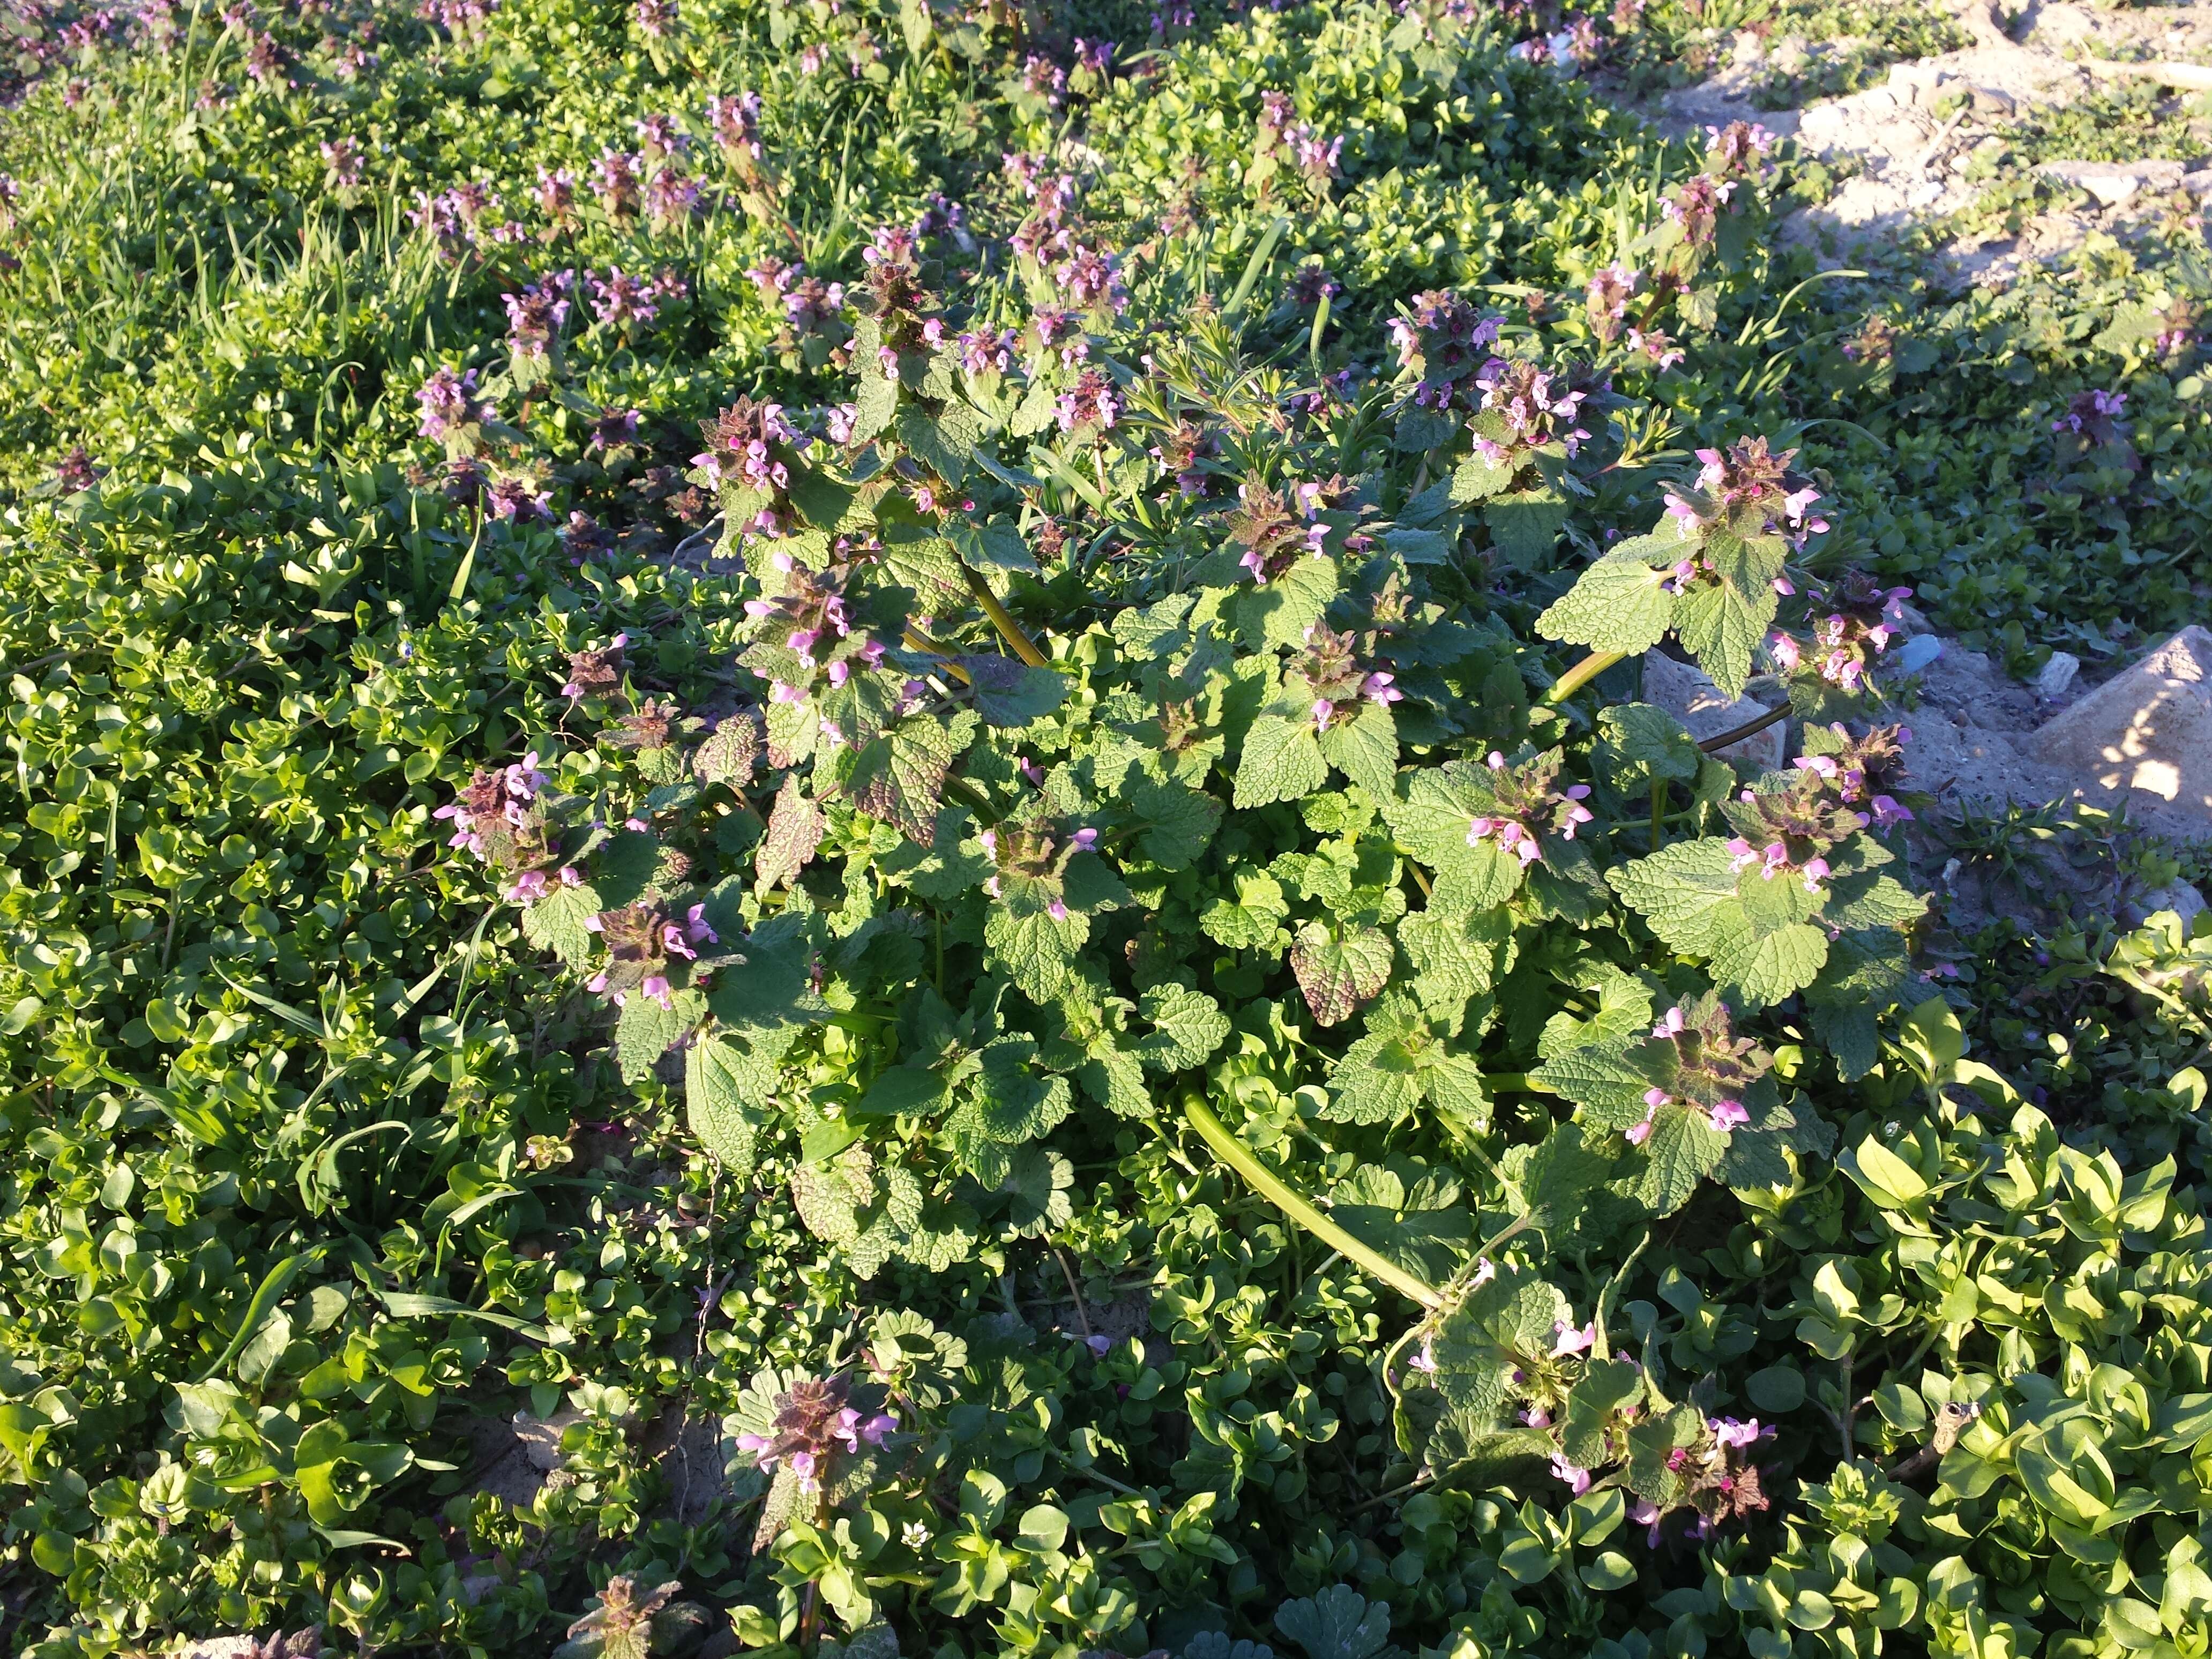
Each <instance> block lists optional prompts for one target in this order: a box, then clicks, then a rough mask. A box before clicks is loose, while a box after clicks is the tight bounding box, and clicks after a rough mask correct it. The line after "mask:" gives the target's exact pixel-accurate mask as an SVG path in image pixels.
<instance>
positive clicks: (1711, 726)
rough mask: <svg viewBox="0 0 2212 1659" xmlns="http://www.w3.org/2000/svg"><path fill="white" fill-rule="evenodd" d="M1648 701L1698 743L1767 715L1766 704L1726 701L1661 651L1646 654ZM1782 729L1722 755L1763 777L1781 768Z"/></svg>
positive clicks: (1746, 699) (1686, 666) (1739, 699)
mask: <svg viewBox="0 0 2212 1659" xmlns="http://www.w3.org/2000/svg"><path fill="white" fill-rule="evenodd" d="M1644 702H1648V703H1652V704H1655V705H1656V706H1657V707H1658V708H1663V709H1665V710H1666V711H1667V712H1668V714H1672V715H1673V716H1674V718H1675V719H1676V720H1680V721H1681V722H1682V724H1683V725H1685V726H1688V727H1689V728H1690V735H1691V736H1692V737H1693V738H1699V739H1703V738H1710V737H1713V736H1715V735H1717V733H1719V732H1725V731H1728V730H1729V728H1730V727H1732V726H1742V725H1744V724H1746V723H1747V722H1748V721H1751V720H1757V719H1758V718H1759V716H1760V715H1761V714H1765V712H1766V705H1765V704H1764V703H1759V702H1753V701H1752V700H1751V699H1750V698H1749V697H1736V698H1734V699H1730V698H1729V697H1727V696H1723V694H1722V691H1721V689H1720V688H1719V687H1718V686H1717V685H1715V684H1713V683H1712V682H1711V680H1709V679H1707V678H1705V675H1704V674H1703V673H1702V672H1700V671H1699V670H1698V669H1697V668H1695V667H1693V666H1692V665H1690V664H1688V663H1686V662H1676V661H1675V660H1674V659H1673V658H1672V657H1670V656H1668V655H1667V654H1666V653H1664V652H1662V651H1648V652H1646V653H1644ZM1783 726H1784V722H1783V721H1780V720H1778V721H1776V722H1775V723H1774V724H1773V725H1772V726H1768V727H1767V728H1766V730H1765V731H1764V732H1758V733H1757V734H1755V735H1753V736H1752V737H1748V738H1745V739H1744V740H1743V741H1742V742H1741V743H1732V744H1729V746H1728V747H1727V748H1725V749H1723V750H1720V751H1719V752H1720V757H1721V758H1722V759H1723V760H1727V761H1733V762H1735V763H1736V764H1737V765H1739V766H1748V767H1751V768H1752V769H1754V770H1756V771H1760V772H1772V771H1776V770H1778V769H1779V768H1780V767H1781V765H1782V753H1783V750H1782V728H1783Z"/></svg>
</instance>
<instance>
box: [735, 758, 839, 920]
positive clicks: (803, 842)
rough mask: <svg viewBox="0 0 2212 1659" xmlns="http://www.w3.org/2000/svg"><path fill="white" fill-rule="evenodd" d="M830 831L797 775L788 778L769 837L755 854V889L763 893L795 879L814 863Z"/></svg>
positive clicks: (779, 793)
mask: <svg viewBox="0 0 2212 1659" xmlns="http://www.w3.org/2000/svg"><path fill="white" fill-rule="evenodd" d="M827 828H828V824H827V821H826V820H825V819H824V818H823V816H822V809H821V808H820V807H819V806H817V805H815V804H814V802H813V801H812V800H811V799H809V797H808V796H807V793H806V791H805V787H804V786H803V785H801V784H800V782H799V775H798V774H797V773H796V772H788V773H786V774H785V775H784V780H783V787H781V789H779V790H777V791H776V795H775V806H774V807H773V808H771V809H770V810H769V817H768V833H767V834H766V835H764V836H762V837H761V841H760V846H759V848H758V849H757V851H756V852H755V853H754V854H753V886H754V888H755V889H756V890H758V891H760V892H763V893H765V892H767V891H768V890H769V889H770V888H773V887H779V886H781V885H782V884H784V883H786V882H788V881H791V880H793V879H794V878H796V877H797V876H798V874H799V872H800V871H801V870H804V869H805V867H806V866H808V865H809V864H811V862H813V860H814V854H815V851H816V849H817V848H819V847H820V846H821V845H822V836H823V832H824V831H825V830H826V829H827Z"/></svg>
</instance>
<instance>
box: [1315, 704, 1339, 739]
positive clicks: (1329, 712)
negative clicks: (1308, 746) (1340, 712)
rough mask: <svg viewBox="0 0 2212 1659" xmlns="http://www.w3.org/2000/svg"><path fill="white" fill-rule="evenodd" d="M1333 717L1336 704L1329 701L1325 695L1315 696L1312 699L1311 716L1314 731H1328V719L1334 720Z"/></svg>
mask: <svg viewBox="0 0 2212 1659" xmlns="http://www.w3.org/2000/svg"><path fill="white" fill-rule="evenodd" d="M1335 717H1336V705H1335V704H1334V703H1333V702H1330V701H1329V700H1328V698H1327V697H1316V698H1315V699H1314V706H1313V718H1314V729H1315V730H1316V731H1319V732H1326V731H1328V723H1329V721H1330V720H1334V718H1335Z"/></svg>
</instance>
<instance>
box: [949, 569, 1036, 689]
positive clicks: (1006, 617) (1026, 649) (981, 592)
mask: <svg viewBox="0 0 2212 1659" xmlns="http://www.w3.org/2000/svg"><path fill="white" fill-rule="evenodd" d="M968 586H969V589H970V590H971V591H972V592H974V593H975V603H976V604H978V605H981V606H982V607H983V614H984V615H985V616H987V617H989V618H990V619H991V626H992V627H994V628H995V629H998V630H999V634H1000V637H1001V638H1002V639H1004V640H1005V641H1006V643H1007V644H1008V645H1011V646H1012V647H1013V648H1014V654H1015V655H1016V656H1018V657H1019V658H1020V659H1022V660H1023V661H1024V662H1025V663H1027V664H1028V665H1030V667H1032V668H1048V667H1050V666H1051V660H1050V659H1048V657H1047V656H1046V655H1045V654H1044V653H1043V652H1042V651H1040V650H1038V649H1037V648H1036V642H1035V641H1032V640H1031V639H1030V636H1029V635H1026V634H1024V633H1023V632H1022V625H1021V624H1020V623H1018V622H1016V621H1015V620H1014V617H1013V612H1012V611H1008V610H1007V609H1006V606H1005V605H1000V603H999V598H998V595H997V594H995V593H994V592H991V589H990V586H989V584H987V582H985V581H984V580H983V579H982V578H981V576H979V575H977V574H975V572H974V571H972V570H970V571H969V572H968Z"/></svg>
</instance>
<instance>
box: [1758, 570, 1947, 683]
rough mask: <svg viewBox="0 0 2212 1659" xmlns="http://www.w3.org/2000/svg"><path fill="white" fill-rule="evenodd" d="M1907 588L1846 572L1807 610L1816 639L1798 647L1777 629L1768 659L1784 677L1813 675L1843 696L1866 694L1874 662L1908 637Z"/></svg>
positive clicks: (1849, 571) (1857, 573)
mask: <svg viewBox="0 0 2212 1659" xmlns="http://www.w3.org/2000/svg"><path fill="white" fill-rule="evenodd" d="M1911 597H1912V590H1911V588H1909V587H1884V586H1881V584H1880V583H1879V582H1877V581H1875V580H1874V578H1872V577H1871V576H1868V575H1866V574H1863V573H1862V572H1860V571H1857V570H1847V571H1845V572H1844V574H1842V575H1841V576H1839V577H1838V578H1837V579H1836V580H1835V582H1834V583H1833V584H1832V586H1830V588H1829V589H1828V591H1827V592H1826V594H1824V595H1820V596H1816V597H1815V598H1814V600H1813V602H1812V603H1811V604H1810V605H1809V606H1808V610H1809V611H1810V613H1811V616H1810V620H1811V623H1812V639H1811V641H1809V643H1806V644H1800V642H1799V641H1797V640H1796V638H1795V637H1794V636H1792V635H1790V634H1787V633H1784V632H1783V631H1781V630H1779V629H1777V630H1776V631H1775V633H1774V634H1773V635H1771V637H1770V638H1769V639H1768V641H1767V644H1766V648H1767V654H1768V655H1769V656H1770V657H1771V658H1772V659H1774V662H1775V665H1776V666H1778V667H1779V668H1780V669H1781V670H1782V671H1783V672H1784V673H1785V674H1794V673H1796V672H1798V671H1800V670H1801V669H1809V670H1810V671H1813V672H1814V673H1816V674H1818V675H1819V676H1820V678H1822V679H1824V680H1826V681H1827V682H1828V683H1829V684H1832V685H1834V686H1838V687H1839V688H1841V689H1842V690H1845V691H1858V690H1863V689H1864V687H1865V685H1866V684H1867V680H1868V677H1869V671H1871V670H1872V668H1873V666H1874V664H1875V659H1877V658H1878V657H1880V656H1881V655H1882V654H1883V653H1885V652H1887V650H1888V649H1889V647H1890V645H1891V643H1892V642H1893V641H1894V640H1895V639H1896V638H1897V636H1898V635H1899V634H1900V633H1902V632H1903V631H1904V628H1905V600H1907V599H1911Z"/></svg>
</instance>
